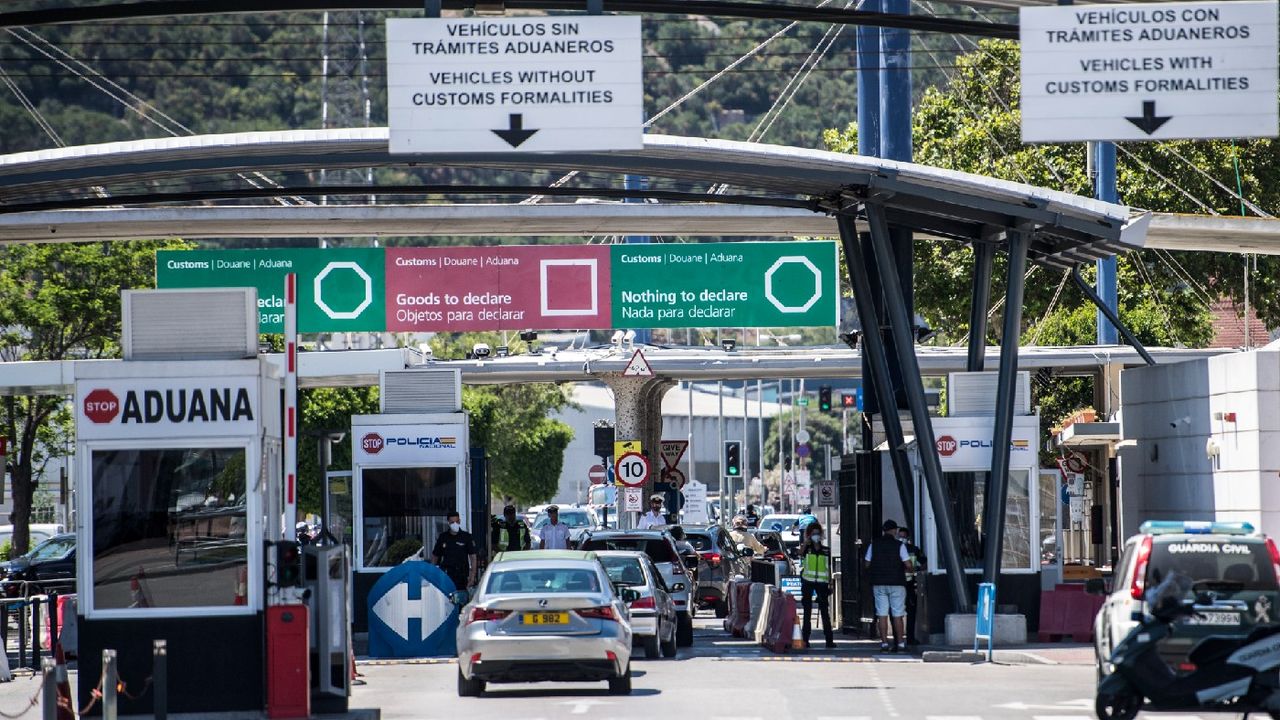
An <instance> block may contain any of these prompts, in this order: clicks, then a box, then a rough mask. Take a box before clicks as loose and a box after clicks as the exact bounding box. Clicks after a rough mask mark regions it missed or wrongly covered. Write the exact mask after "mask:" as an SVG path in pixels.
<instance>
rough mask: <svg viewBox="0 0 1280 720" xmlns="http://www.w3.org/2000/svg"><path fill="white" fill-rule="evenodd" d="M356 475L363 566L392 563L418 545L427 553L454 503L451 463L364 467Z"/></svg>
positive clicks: (455, 493)
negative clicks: (358, 491)
mask: <svg viewBox="0 0 1280 720" xmlns="http://www.w3.org/2000/svg"><path fill="white" fill-rule="evenodd" d="M360 478H361V490H360V500H361V506H362V510H363V515H364V548H363V558H364V565H363V566H364V567H367V568H374V567H392V566H394V565H398V564H400V563H401V562H403V561H404V560H405V558H407V557H409V556H411V555H413V554H414V553H416V552H418V550H420V549H422V548H423V547H425V548H426V549H427V552H428V553H429V552H430V551H431V548H432V547H434V546H435V542H436V538H437V537H439V535H440V533H441V532H443V531H444V529H445V523H446V518H447V517H448V515H449V513H451V512H454V511H455V510H457V508H458V470H457V468H455V467H414V468H364V469H363V470H361V472H360ZM470 529H471V530H472V532H475V529H474V528H470ZM481 531H482V532H487V529H482V530H481ZM427 559H430V558H427Z"/></svg>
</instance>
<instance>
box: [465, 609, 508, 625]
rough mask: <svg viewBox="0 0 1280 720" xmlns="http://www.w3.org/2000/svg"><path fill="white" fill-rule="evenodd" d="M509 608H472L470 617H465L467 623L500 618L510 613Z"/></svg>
mask: <svg viewBox="0 0 1280 720" xmlns="http://www.w3.org/2000/svg"><path fill="white" fill-rule="evenodd" d="M510 614H511V611H510V610H491V609H489V608H482V607H478V608H472V609H471V617H469V618H467V624H468V625H470V624H471V623H476V622H489V621H490V620H501V619H503V618H505V617H506V616H508V615H510Z"/></svg>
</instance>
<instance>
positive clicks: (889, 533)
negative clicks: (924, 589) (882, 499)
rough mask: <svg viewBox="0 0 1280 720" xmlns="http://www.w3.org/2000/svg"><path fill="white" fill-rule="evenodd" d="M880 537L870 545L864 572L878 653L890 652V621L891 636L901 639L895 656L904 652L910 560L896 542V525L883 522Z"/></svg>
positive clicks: (907, 554) (895, 647) (896, 645)
mask: <svg viewBox="0 0 1280 720" xmlns="http://www.w3.org/2000/svg"><path fill="white" fill-rule="evenodd" d="M881 530H882V531H883V534H881V535H880V537H878V538H876V539H875V540H872V541H871V545H870V546H869V547H867V554H866V556H865V557H863V566H864V567H865V568H866V569H867V581H868V582H870V583H871V596H872V597H873V598H875V603H876V624H877V626H878V627H879V629H880V652H889V650H890V646H889V620H890V618H892V620H893V630H894V635H896V636H897V637H900V638H902V643H901V645H899V644H897V643H895V644H894V646H893V650H894V652H897V651H898V650H905V649H906V644H907V643H906V637H907V636H906V627H905V625H906V616H907V571H908V569H909V568H910V564H911V556H910V554H909V553H908V551H907V546H906V545H904V544H903V543H902V542H901V541H899V540H898V523H896V522H894V521H893V520H885V521H884V526H883V527H881Z"/></svg>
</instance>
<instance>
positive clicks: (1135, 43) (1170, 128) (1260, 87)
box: [1020, 0, 1278, 142]
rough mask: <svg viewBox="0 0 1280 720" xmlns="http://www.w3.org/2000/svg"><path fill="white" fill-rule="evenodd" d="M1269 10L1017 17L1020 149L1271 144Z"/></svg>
mask: <svg viewBox="0 0 1280 720" xmlns="http://www.w3.org/2000/svg"><path fill="white" fill-rule="evenodd" d="M1276 9H1277V4H1276V2H1274V0H1273V1H1271V2H1252V1H1247V0H1246V1H1239V2H1237V1H1232V2H1207V3H1206V2H1188V3H1183V2H1175V3H1134V4H1129V5H1119V4H1117V5H1064V6H1059V7H1036V8H1023V9H1022V10H1021V13H1020V26H1021V31H1020V32H1021V40H1022V140H1023V142H1070V141H1082V140H1166V139H1172V138H1193V139H1196V138H1238V137H1273V136H1275V135H1276V134H1277V120H1278V113H1277V104H1276V87H1277V82H1276V71H1277V31H1276V28H1277V17H1276Z"/></svg>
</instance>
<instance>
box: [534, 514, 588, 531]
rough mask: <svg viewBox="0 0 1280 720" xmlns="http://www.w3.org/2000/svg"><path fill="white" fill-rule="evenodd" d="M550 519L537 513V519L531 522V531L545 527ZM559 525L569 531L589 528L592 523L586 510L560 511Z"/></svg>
mask: <svg viewBox="0 0 1280 720" xmlns="http://www.w3.org/2000/svg"><path fill="white" fill-rule="evenodd" d="M549 522H551V519H550V518H548V517H547V514H546V513H545V512H543V513H538V519H537V520H534V521H533V529H534V530H537V529H538V528H541V527H545V526H546V525H547V523H549ZM560 524H561V525H567V526H568V527H569V528H570V529H576V528H584V527H591V526H592V525H594V523H593V522H592V521H591V513H589V512H587V511H586V510H561V511H560Z"/></svg>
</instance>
